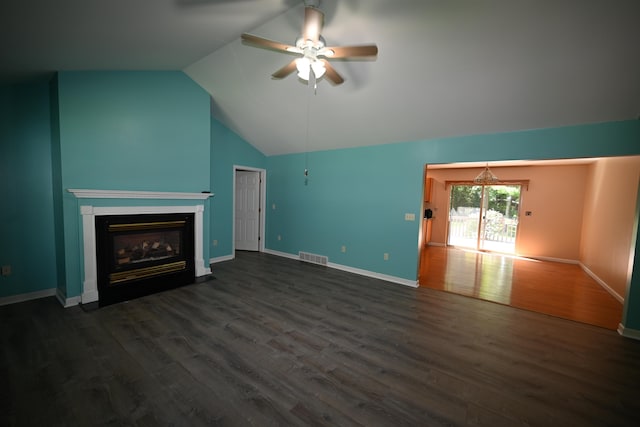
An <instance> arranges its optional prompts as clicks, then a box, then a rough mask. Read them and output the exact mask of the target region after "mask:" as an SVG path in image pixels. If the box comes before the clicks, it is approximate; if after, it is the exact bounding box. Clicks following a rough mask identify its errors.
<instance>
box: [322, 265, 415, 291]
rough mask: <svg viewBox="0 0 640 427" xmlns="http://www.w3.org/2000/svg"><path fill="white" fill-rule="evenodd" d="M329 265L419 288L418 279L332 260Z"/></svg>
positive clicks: (337, 268)
mask: <svg viewBox="0 0 640 427" xmlns="http://www.w3.org/2000/svg"><path fill="white" fill-rule="evenodd" d="M327 266H328V267H331V268H335V269H336V270H342V271H346V272H349V273H354V274H359V275H361V276H367V277H371V278H373V279H380V280H384V281H387V282H392V283H397V284H398V285H403V286H409V287H411V288H417V287H418V286H419V284H418V281H417V280H409V279H403V278H402V277H396V276H389V275H387V274H382V273H376V272H375V271H369V270H362V269H360V268H354V267H349V266H347V265H341V264H335V263H333V262H330V263H329V264H327Z"/></svg>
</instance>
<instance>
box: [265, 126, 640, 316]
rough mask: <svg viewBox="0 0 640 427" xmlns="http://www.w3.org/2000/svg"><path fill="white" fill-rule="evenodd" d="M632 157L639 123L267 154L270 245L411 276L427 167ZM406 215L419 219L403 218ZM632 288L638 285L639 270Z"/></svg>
mask: <svg viewBox="0 0 640 427" xmlns="http://www.w3.org/2000/svg"><path fill="white" fill-rule="evenodd" d="M637 154H640V121H637V120H634V121H623V122H609V123H602V124H593V125H585V126H571V127H563V128H554V129H541V130H531V131H522V132H510V133H501V134H493V135H474V136H465V137H458V138H447V139H438V140H429V141H416V142H407V143H398V144H389V145H382V146H369V147H362V148H354V149H345V150H332V151H324V152H314V153H309V154H308V155H307V156H308V158H307V159H306V160H305V155H301V154H293V155H283V156H273V157H269V158H268V159H267V166H268V181H267V185H268V188H267V206H268V209H267V240H266V243H267V248H269V249H273V250H277V251H281V252H286V253H290V254H294V255H295V254H297V253H298V251H308V252H312V253H316V254H321V255H327V256H328V257H329V260H330V262H334V263H337V264H342V265H346V266H350V267H356V268H362V269H365V270H369V271H372V272H376V273H381V274H388V275H392V276H396V277H399V278H403V279H408V280H412V281H413V280H417V272H418V255H419V253H418V236H419V226H420V221H419V219H420V217H421V215H420V214H421V207H422V203H421V199H422V182H423V168H424V165H425V164H429V163H431V164H435V163H451V162H464V161H496V160H522V159H529V160H535V159H554V158H575V157H599V156H618V155H637ZM305 162H308V165H309V177H308V179H305V177H304V175H303V171H304V168H305ZM632 185H636V183H633V184H632ZM273 204H275V205H276V209H275V210H273V209H272V205H273ZM405 213H413V214H415V215H416V221H414V222H410V221H405V220H404V214H405ZM278 235H280V236H281V238H282V240H278V239H277V236H278ZM342 245H344V246H346V247H347V251H346V252H345V253H342V252H341V251H340V248H341V246H342ZM385 252H386V253H389V260H388V261H384V260H383V254H384V253H385ZM636 273H637V272H636ZM632 286H633V287H634V289H635V288H637V289H640V277H639V275H638V274H635V275H634V282H633V284H632ZM638 297H639V299H640V295H639V296H638ZM631 300H635V298H630V302H631V303H632V304H633V303H634V301H631ZM637 304H638V305H640V301H638V302H637ZM627 321H628V322H629V324H628V325H627V326H628V327H631V328H633V329H640V313H637V310H635V311H633V310H628V313H627Z"/></svg>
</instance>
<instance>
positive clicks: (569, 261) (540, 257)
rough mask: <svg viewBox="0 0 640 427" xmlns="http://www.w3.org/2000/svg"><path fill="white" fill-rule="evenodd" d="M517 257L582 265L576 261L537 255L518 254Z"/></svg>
mask: <svg viewBox="0 0 640 427" xmlns="http://www.w3.org/2000/svg"><path fill="white" fill-rule="evenodd" d="M516 256H519V257H522V258H531V259H538V260H540V261H551V262H561V263H563V264H580V261H578V260H575V259H565V258H553V257H548V256H535V255H533V256H530V255H521V254H517V255H516Z"/></svg>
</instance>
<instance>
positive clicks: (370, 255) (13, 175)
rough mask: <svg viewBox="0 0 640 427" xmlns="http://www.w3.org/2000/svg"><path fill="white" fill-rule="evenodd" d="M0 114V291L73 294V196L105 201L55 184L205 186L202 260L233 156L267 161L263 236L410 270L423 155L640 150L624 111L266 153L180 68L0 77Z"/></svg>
mask: <svg viewBox="0 0 640 427" xmlns="http://www.w3.org/2000/svg"><path fill="white" fill-rule="evenodd" d="M0 115H1V117H2V120H1V121H0V138H1V142H2V143H1V144H0V174H1V175H0V179H1V180H0V196H1V197H2V201H3V203H2V209H0V264H1V265H6V264H10V265H12V268H13V275H12V276H9V277H6V278H0V284H1V285H2V286H0V297H3V296H9V295H15V294H23V293H28V292H33V291H38V290H44V289H52V288H55V287H56V285H57V286H58V287H59V290H60V291H61V293H62V294H63V296H67V297H73V296H77V295H79V294H80V290H81V282H82V277H83V272H82V254H81V253H80V249H81V243H80V242H81V237H82V236H81V235H80V233H81V231H80V223H79V206H80V204H92V205H94V206H103V205H104V204H105V203H106V202H105V201H104V200H83V201H82V203H81V202H80V201H78V200H77V199H75V198H74V197H73V196H72V195H71V194H69V193H68V192H67V191H66V190H67V189H68V188H93V189H130V190H150V191H187V192H200V191H206V190H209V191H211V192H213V193H215V197H214V198H212V199H210V200H209V201H207V202H204V203H205V232H204V239H205V245H204V250H205V254H204V256H205V260H206V259H209V258H211V257H222V256H227V255H232V247H233V246H232V244H233V243H232V242H233V236H232V226H233V217H232V212H233V166H234V165H239V166H247V167H254V168H261V169H267V207H268V209H267V213H266V215H267V230H266V231H267V234H266V247H267V248H268V249H272V250H277V251H281V252H286V253H290V254H297V252H298V251H300V250H303V251H309V252H313V253H318V254H324V255H328V256H329V258H330V261H331V262H334V263H338V264H342V265H346V266H350V267H355V268H361V269H365V270H369V271H372V272H377V273H381V274H388V275H392V276H396V277H399V278H404V279H408V280H416V277H417V270H418V230H419V218H420V214H421V207H422V204H421V194H422V173H423V172H422V171H423V166H424V164H425V163H427V164H428V163H449V162H464V161H494V160H510V159H532V160H534V159H547V158H573V157H597V156H615V155H637V154H640V121H625V122H611V123H602V124H594V125H585V126H573V127H565V128H556V129H542V130H532V131H522V132H511V133H502V134H494V135H474V136H466V137H458V138H448V139H438V140H430V141H416V142H405V143H398V144H388V145H381V146H370V147H362V148H353V149H345V150H332V151H323V152H314V153H309V154H308V155H303V154H293V155H283V156H272V157H268V158H267V157H265V156H264V155H263V154H262V153H260V152H259V151H257V150H256V149H255V148H253V147H252V146H251V145H249V144H248V143H247V142H246V141H244V140H242V138H240V137H239V136H238V135H236V134H234V133H233V132H232V131H230V130H229V129H227V128H226V127H225V126H223V125H222V124H220V123H219V122H217V121H216V120H215V119H212V118H211V116H210V99H209V96H208V94H207V93H206V92H204V91H203V90H202V89H201V88H199V87H198V86H197V85H196V84H195V83H194V82H193V81H192V80H190V79H189V78H188V77H187V76H185V75H184V74H183V73H181V72H62V73H60V74H59V75H58V76H57V78H56V79H54V80H53V81H52V82H51V85H50V87H49V86H48V85H47V83H45V82H36V83H30V84H28V85H15V86H10V87H2V88H0ZM307 164H308V167H309V170H310V174H309V176H308V177H306V178H305V176H304V175H303V171H304V168H305V166H306V165H307ZM18 190H24V193H22V192H19V191H18ZM23 194H29V197H24V196H23ZM112 203H113V201H109V204H112ZM116 203H117V204H121V205H124V204H128V205H150V204H153V205H157V204H170V202H167V201H157V200H156V201H154V200H151V201H149V200H147V201H136V202H132V201H131V200H118V201H116ZM171 203H175V202H171ZM199 203H202V202H193V203H188V204H199ZM180 204H185V203H180ZM272 205H275V209H272ZM22 206H26V207H31V208H34V209H29V212H30V213H27V214H24V213H23V212H22V211H21V210H19V209H20V208H21V207H22ZM405 213H414V214H415V215H416V221H415V222H410V221H405V220H404V214H405ZM19 229H20V230H22V231H20V232H19V233H18V232H17V230H19ZM278 235H280V236H281V237H282V240H278V239H277V237H278ZM214 239H215V240H218V246H216V247H213V246H212V241H213V240H214ZM638 242H640V239H637V240H636V251H637V250H638V244H639V243H638ZM342 245H344V246H346V247H347V251H346V253H342V252H341V251H340V247H341V246H342ZM35 247H37V248H38V249H37V253H35V254H34V248H35ZM385 252H387V253H389V254H390V258H389V260H388V261H384V260H383V253H385ZM56 262H57V263H56ZM34 266H37V268H34ZM638 268H639V267H638V257H636V259H635V267H634V274H633V277H632V283H631V291H630V293H629V297H628V299H627V301H626V307H625V326H626V327H627V328H630V329H635V330H640V310H637V309H636V308H637V307H638V306H640V274H638ZM56 274H57V276H58V277H57V278H56Z"/></svg>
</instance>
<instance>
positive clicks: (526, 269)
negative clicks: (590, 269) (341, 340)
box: [419, 246, 623, 330]
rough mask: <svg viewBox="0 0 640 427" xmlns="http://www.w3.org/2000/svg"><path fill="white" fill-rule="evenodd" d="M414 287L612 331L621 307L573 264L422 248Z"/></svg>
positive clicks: (441, 248) (433, 247)
mask: <svg viewBox="0 0 640 427" xmlns="http://www.w3.org/2000/svg"><path fill="white" fill-rule="evenodd" d="M419 283H420V285H421V286H426V287H429V288H432V289H438V290H443V291H447V292H452V293H455V294H459V295H465V296H469V297H473V298H478V299H482V300H485V301H492V302H497V303H500V304H506V305H510V306H512V307H517V308H522V309H526V310H532V311H536V312H538V313H544V314H549V315H551V316H558V317H561V318H563V319H569V320H575V321H578V322H583V323H587V324H590V325H596V326H601V327H603V328H608V329H612V330H616V329H617V328H618V325H619V324H620V321H621V319H622V310H623V307H622V304H621V303H620V302H619V301H618V300H616V299H615V298H614V297H613V296H612V295H611V294H609V293H608V292H607V291H606V290H605V289H604V288H602V286H600V285H599V284H598V283H597V282H596V281H595V280H594V279H593V278H591V277H590V276H589V275H588V274H587V273H585V272H584V270H582V269H581V268H580V266H578V265H576V264H566V263H560V262H550V261H540V260H535V259H527V258H518V257H513V256H508V255H501V254H495V253H487V252H478V251H473V250H464V249H458V248H453V247H442V246H427V247H426V248H425V249H423V250H422V254H421V263H420V275H419Z"/></svg>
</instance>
